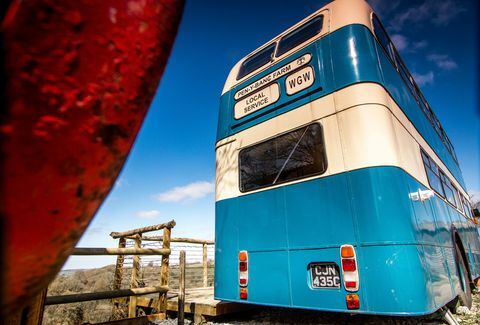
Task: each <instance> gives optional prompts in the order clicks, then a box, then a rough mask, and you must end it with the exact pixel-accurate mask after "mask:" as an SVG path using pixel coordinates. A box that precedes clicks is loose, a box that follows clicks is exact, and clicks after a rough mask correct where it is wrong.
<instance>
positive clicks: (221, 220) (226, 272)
mask: <svg viewBox="0 0 480 325" xmlns="http://www.w3.org/2000/svg"><path fill="white" fill-rule="evenodd" d="M236 211H238V201H237V200H235V199H234V200H226V201H220V202H217V203H216V205H215V284H214V296H215V297H224V298H225V299H226V298H229V299H237V295H238V288H237V284H238V260H237V258H238V257H237V256H238V255H237V254H238V251H239V249H238V227H237V224H238V222H239V219H238V216H237V213H236Z"/></svg>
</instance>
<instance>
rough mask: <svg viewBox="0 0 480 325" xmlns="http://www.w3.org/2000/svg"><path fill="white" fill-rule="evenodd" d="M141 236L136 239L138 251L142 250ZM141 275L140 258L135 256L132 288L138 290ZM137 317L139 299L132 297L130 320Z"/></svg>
mask: <svg viewBox="0 0 480 325" xmlns="http://www.w3.org/2000/svg"><path fill="white" fill-rule="evenodd" d="M140 236H141V235H137V236H136V237H135V244H134V247H135V248H136V249H140V248H142V240H141V238H140ZM139 273H140V256H138V255H134V256H133V262H132V275H131V278H130V288H131V289H134V288H138V275H139ZM135 316H137V297H135V296H131V297H130V299H129V302H128V318H133V317H135Z"/></svg>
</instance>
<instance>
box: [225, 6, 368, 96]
mask: <svg viewBox="0 0 480 325" xmlns="http://www.w3.org/2000/svg"><path fill="white" fill-rule="evenodd" d="M372 11H373V10H372V8H371V7H370V6H369V5H368V3H367V2H366V1H365V0H335V1H332V2H330V3H328V4H327V5H325V6H323V7H322V8H320V9H319V10H317V11H316V12H314V13H313V14H311V15H309V16H308V17H306V18H305V19H303V20H301V21H300V22H298V23H297V24H295V25H293V26H292V27H290V28H289V29H287V30H285V31H284V32H282V33H280V34H279V35H277V36H276V37H274V38H273V39H271V40H270V41H268V42H267V43H265V44H264V45H262V46H260V47H259V48H258V49H256V50H255V51H253V52H251V53H250V54H248V55H246V56H245V57H244V58H242V59H241V60H240V61H238V62H237V63H236V64H235V65H234V67H233V68H232V69H231V70H230V73H229V75H228V77H227V80H226V82H225V86H224V87H223V91H222V95H223V94H224V93H226V92H227V91H229V90H230V89H232V88H233V87H235V86H236V85H238V84H240V83H242V82H243V81H245V80H247V79H249V78H251V77H252V76H255V75H257V74H258V73H260V72H262V71H264V70H265V69H267V68H268V67H270V66H272V65H273V64H275V63H276V62H278V61H279V60H282V59H284V58H285V57H288V56H290V55H291V54H292V52H296V51H298V50H299V49H300V48H302V47H304V46H306V45H307V44H309V43H311V42H312V41H314V40H315V39H318V38H320V37H323V36H324V35H325V34H327V33H330V32H333V31H335V30H337V29H339V28H341V27H344V26H346V25H351V24H362V25H365V26H367V27H368V28H369V29H372V27H371V20H370V18H371V13H372ZM322 13H323V14H324V26H325V27H324V28H322V31H321V33H319V34H318V35H317V36H316V37H314V38H312V39H310V40H309V41H307V42H306V43H305V44H301V45H300V46H298V47H297V48H294V49H292V50H291V51H288V52H286V53H285V54H283V55H281V56H279V57H274V58H273V60H272V61H271V62H270V63H268V64H266V65H264V66H262V67H260V68H259V69H257V70H255V71H254V72H253V73H250V74H247V75H246V76H244V77H242V78H240V79H238V80H237V76H238V72H239V69H240V66H241V64H242V63H243V62H244V61H245V60H246V59H248V58H250V57H252V56H253V55H255V54H256V53H258V52H259V51H261V50H263V49H264V48H266V47H268V46H269V45H271V44H274V43H276V42H277V41H278V40H280V39H281V38H282V37H283V36H284V35H286V34H288V33H290V32H291V31H293V30H295V29H296V28H298V27H299V26H301V25H303V24H304V23H305V22H307V21H309V20H311V19H312V18H314V17H316V16H319V15H320V14H322Z"/></svg>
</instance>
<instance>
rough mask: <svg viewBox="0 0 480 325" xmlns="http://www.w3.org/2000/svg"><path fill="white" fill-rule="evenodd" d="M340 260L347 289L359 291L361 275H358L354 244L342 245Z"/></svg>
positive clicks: (344, 284)
mask: <svg viewBox="0 0 480 325" xmlns="http://www.w3.org/2000/svg"><path fill="white" fill-rule="evenodd" d="M340 260H341V264H342V274H343V286H344V288H345V290H346V291H350V292H355V291H358V288H359V286H360V277H359V275H358V268H357V254H356V253H355V248H354V247H353V246H352V245H342V247H340ZM347 298H348V296H347ZM357 298H358V296H357ZM358 304H360V303H358ZM347 306H348V299H347ZM359 306H360V305H359ZM358 308H360V307H358ZM358 308H349V309H358Z"/></svg>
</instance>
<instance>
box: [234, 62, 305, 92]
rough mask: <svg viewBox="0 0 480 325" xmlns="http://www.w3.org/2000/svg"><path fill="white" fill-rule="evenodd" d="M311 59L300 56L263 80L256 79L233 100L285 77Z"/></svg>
mask: <svg viewBox="0 0 480 325" xmlns="http://www.w3.org/2000/svg"><path fill="white" fill-rule="evenodd" d="M311 59H312V55H311V54H308V53H307V54H305V55H302V56H301V57H299V58H297V59H295V60H293V61H292V62H290V63H288V64H286V65H284V66H282V67H280V68H278V69H277V70H275V71H273V72H271V73H269V74H267V75H266V76H264V77H263V78H261V79H258V80H256V81H255V82H253V83H251V84H250V85H248V86H246V87H245V88H242V89H240V90H239V91H237V92H236V93H235V96H234V98H235V100H238V99H239V98H242V97H244V96H247V95H249V94H251V93H252V92H254V91H256V90H257V89H260V88H262V87H263V86H265V85H267V84H269V83H271V82H273V81H275V80H277V79H278V78H280V77H282V76H285V75H287V74H288V73H290V72H293V71H294V70H296V69H298V68H300V67H302V66H304V65H306V64H308V63H309V62H310V60H311Z"/></svg>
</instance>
